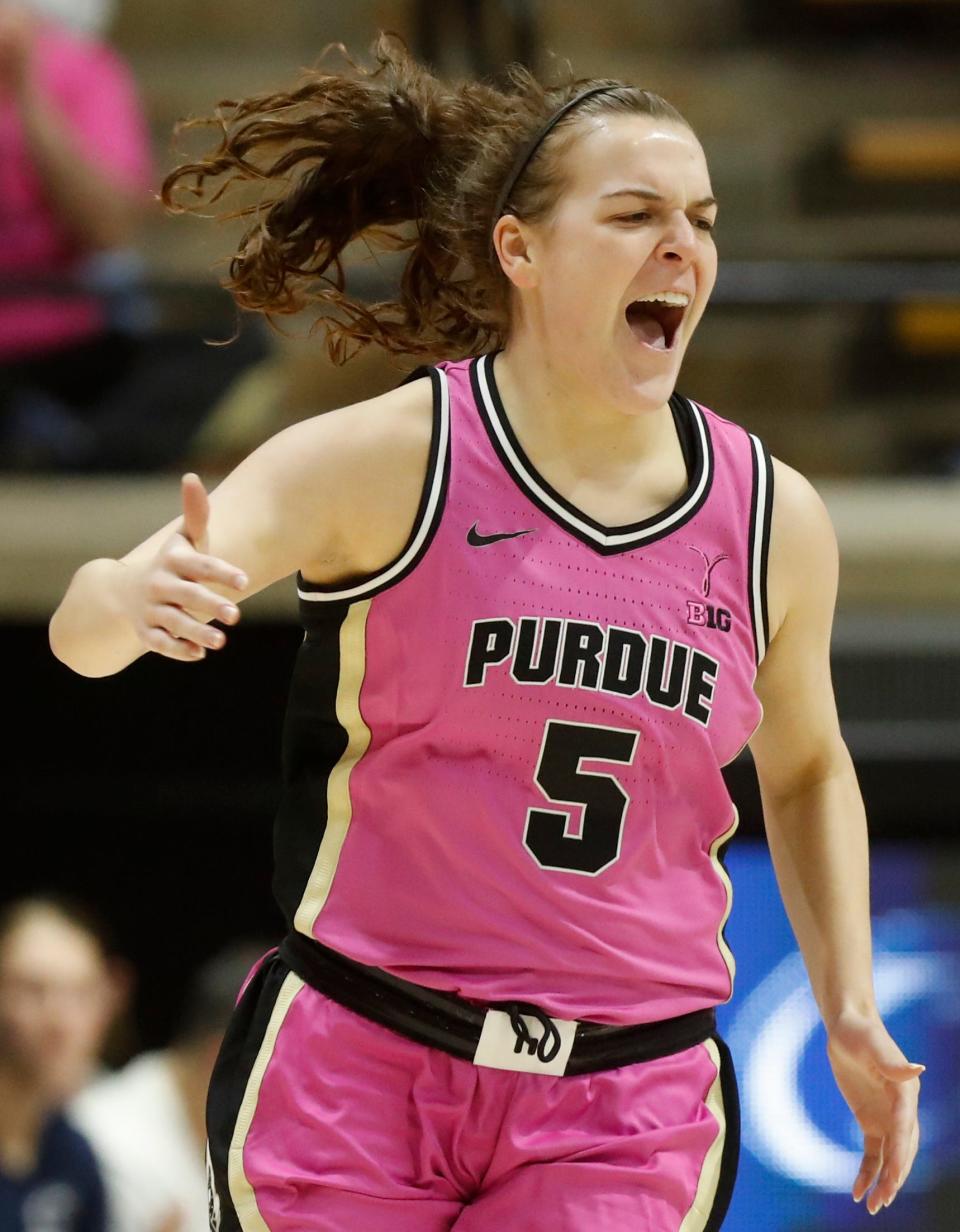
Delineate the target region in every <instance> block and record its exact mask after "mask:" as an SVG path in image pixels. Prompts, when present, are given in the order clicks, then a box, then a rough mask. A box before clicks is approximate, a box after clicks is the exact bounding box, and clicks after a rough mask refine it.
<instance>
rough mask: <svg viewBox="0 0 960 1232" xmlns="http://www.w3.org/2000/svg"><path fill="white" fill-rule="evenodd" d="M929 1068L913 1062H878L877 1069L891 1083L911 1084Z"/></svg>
mask: <svg viewBox="0 0 960 1232" xmlns="http://www.w3.org/2000/svg"><path fill="white" fill-rule="evenodd" d="M926 1068H927V1067H926V1066H925V1065H917V1064H915V1063H914V1062H913V1061H878V1062H877V1069H878V1070H879V1071H880V1073H881V1074H882V1075H883V1076H884V1078H886V1079H887V1080H888V1081H890V1082H909V1081H910V1080H911V1079H912V1078H919V1077H920V1075H921V1074H922V1073H923V1071H924V1070H925V1069H926Z"/></svg>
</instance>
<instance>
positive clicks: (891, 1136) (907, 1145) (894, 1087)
mask: <svg viewBox="0 0 960 1232" xmlns="http://www.w3.org/2000/svg"><path fill="white" fill-rule="evenodd" d="M827 1055H828V1056H829V1058H830V1064H831V1066H832V1067H833V1074H834V1077H835V1078H836V1080H837V1086H838V1087H839V1088H840V1093H841V1094H842V1095H843V1098H844V1099H845V1100H846V1101H847V1103H848V1105H849V1106H850V1111H851V1112H852V1113H853V1115H854V1116H855V1117H856V1118H857V1124H858V1125H859V1126H860V1128H861V1130H862V1131H863V1148H864V1149H863V1162H862V1164H861V1165H860V1171H859V1173H858V1174H857V1179H856V1180H855V1181H854V1184H853V1197H854V1200H855V1201H857V1202H859V1201H860V1200H861V1199H862V1198H863V1196H864V1195H865V1194H866V1193H867V1192H868V1191H871V1192H870V1196H869V1198H868V1199H867V1210H868V1211H869V1212H870V1214H871V1215H875V1214H876V1213H877V1211H879V1210H880V1209H881V1208H883V1207H884V1206H889V1205H890V1203H891V1202H892V1201H893V1199H894V1198H895V1197H896V1195H897V1193H898V1192H899V1190H900V1188H901V1186H902V1185H903V1183H904V1181H905V1180H906V1179H907V1177H908V1176H909V1174H910V1169H911V1168H912V1167H913V1161H914V1159H915V1158H916V1154H917V1147H918V1146H919V1142H920V1128H919V1124H918V1121H917V1101H918V1098H919V1095H920V1074H921V1073H922V1072H923V1069H924V1067H923V1066H922V1065H914V1064H911V1063H910V1062H909V1061H907V1059H906V1057H905V1056H904V1055H903V1053H902V1052H901V1051H900V1049H899V1048H898V1047H897V1045H896V1044H895V1043H894V1042H893V1040H892V1039H891V1038H890V1036H889V1035H888V1034H887V1030H886V1028H885V1027H884V1025H883V1023H882V1022H881V1021H880V1019H879V1018H877V1017H860V1016H854V1015H846V1016H844V1017H843V1018H841V1019H840V1020H839V1021H838V1022H837V1023H836V1024H835V1025H834V1026H833V1027H832V1029H831V1030H830V1032H829V1037H828V1041H827Z"/></svg>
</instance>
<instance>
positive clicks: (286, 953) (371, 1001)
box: [280, 932, 716, 1074]
mask: <svg viewBox="0 0 960 1232" xmlns="http://www.w3.org/2000/svg"><path fill="white" fill-rule="evenodd" d="M280 957H281V958H282V959H283V961H284V962H285V963H286V964H287V966H288V967H289V968H290V970H291V971H293V972H294V973H295V974H296V975H298V976H299V977H300V979H302V980H303V981H304V983H306V984H309V985H310V986H311V987H312V988H316V989H317V991H318V992H322V993H324V994H325V995H326V996H328V997H330V999H331V1000H333V1001H336V1002H337V1003H338V1004H340V1005H343V1006H345V1007H346V1008H347V1009H349V1010H353V1011H354V1013H357V1014H362V1015H363V1017H364V1018H369V1019H370V1020H371V1021H372V1022H377V1023H380V1025H381V1026H384V1027H389V1028H390V1029H391V1030H393V1031H397V1032H398V1033H399V1034H400V1035H405V1036H407V1038H408V1039H412V1040H416V1041H417V1042H418V1043H421V1044H427V1045H429V1046H430V1047H433V1048H440V1049H442V1050H443V1051H444V1052H449V1053H451V1054H452V1055H453V1056H455V1057H462V1058H463V1059H464V1060H467V1061H472V1060H473V1058H474V1054H475V1053H476V1050H477V1044H478V1042H479V1039H480V1031H481V1029H482V1027H483V1022H484V1018H485V1015H486V1012H487V1010H488V1009H497V1010H504V1011H505V1012H506V1013H508V1014H509V1015H510V1019H511V1023H512V1024H513V1027H514V1030H515V1032H516V1033H517V1038H518V1051H519V1047H520V1046H521V1044H530V1045H533V1046H537V1041H535V1040H532V1039H531V1037H530V1036H529V1034H528V1033H527V1032H526V1028H525V1027H524V1025H523V1022H522V1019H521V1018H520V1015H521V1014H524V1015H528V1016H532V1017H534V1018H536V1019H538V1020H539V1021H540V1022H541V1024H542V1025H543V1027H544V1034H543V1037H542V1038H541V1040H540V1041H539V1045H538V1051H539V1053H540V1057H541V1060H543V1061H548V1060H550V1059H551V1056H550V1050H551V1047H552V1040H551V1034H555V1028H553V1026H552V1024H550V1018H549V1017H548V1016H547V1015H546V1013H545V1012H544V1011H543V1010H541V1009H539V1008H538V1007H536V1006H533V1005H529V1004H528V1003H526V1002H521V1001H509V1002H495V1003H491V1004H489V1005H483V1006H478V1005H474V1004H473V1003H471V1002H470V1001H465V1000H464V999H463V998H462V997H458V996H456V995H455V994H454V993H449V992H439V991H437V990H436V989H434V988H424V987H423V986H422V985H420V984H412V983H410V981H408V980H403V979H400V978H399V977H398V976H395V975H390V974H389V973H388V972H386V971H381V970H380V968H379V967H368V966H365V965H364V964H363V963H358V962H354V960H353V959H352V958H347V957H346V955H344V954H338V953H337V952H336V951H335V950H331V949H329V948H328V947H327V946H325V945H323V944H321V943H320V942H319V941H314V940H312V939H311V938H309V937H306V936H304V935H303V934H302V933H296V932H292V933H288V934H287V936H286V937H284V939H283V941H282V942H281V943H280ZM548 1024H550V1025H548ZM715 1032H716V1015H715V1014H714V1011H713V1010H712V1009H704V1010H696V1011H695V1012H694V1013H692V1014H681V1015H680V1016H679V1017H677V1018H666V1019H663V1020H661V1021H660V1022H648V1023H641V1024H639V1025H637V1026H632V1027H617V1026H611V1025H609V1024H607V1023H599V1022H579V1023H578V1024H577V1031H576V1036H575V1039H574V1044H573V1050H572V1052H571V1054H570V1059H569V1060H568V1062H567V1066H566V1070H565V1073H567V1074H589V1073H594V1072H595V1071H597V1070H602V1069H616V1068H617V1067H619V1066H621V1065H632V1064H633V1063H634V1062H636V1061H652V1060H654V1059H656V1058H657V1057H665V1056H669V1055H670V1054H671V1053H674V1052H682V1051H683V1050H684V1049H685V1048H691V1047H693V1045H694V1044H702V1043H703V1041H704V1040H706V1039H709V1038H710V1036H711V1035H713V1034H715Z"/></svg>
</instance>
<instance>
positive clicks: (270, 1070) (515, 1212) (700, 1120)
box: [207, 953, 739, 1232]
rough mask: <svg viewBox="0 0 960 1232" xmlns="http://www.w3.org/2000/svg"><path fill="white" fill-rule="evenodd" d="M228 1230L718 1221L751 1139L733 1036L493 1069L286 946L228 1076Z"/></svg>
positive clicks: (251, 989)
mask: <svg viewBox="0 0 960 1232" xmlns="http://www.w3.org/2000/svg"><path fill="white" fill-rule="evenodd" d="M207 1129H208V1136H209V1159H208V1174H209V1178H210V1222H211V1228H212V1229H214V1232H345V1230H346V1229H350V1230H351V1232H352V1230H354V1229H356V1230H357V1232H441V1230H443V1232H446V1230H447V1229H456V1230H457V1232H494V1230H496V1232H500V1230H508V1232H509V1230H512V1229H517V1230H518V1232H519V1230H520V1229H523V1232H628V1230H629V1232H716V1229H718V1228H719V1227H720V1224H721V1222H722V1220H723V1216H724V1214H725V1212H726V1209H727V1205H728V1203H729V1199H730V1194H731V1191H732V1188H733V1178H734V1174H735V1172H736V1165H737V1154H738V1146H739V1120H738V1115H737V1096H736V1082H735V1079H734V1076H733V1069H732V1066H731V1064H730V1058H729V1053H728V1052H727V1049H726V1046H725V1045H724V1043H723V1041H722V1040H720V1039H719V1038H718V1037H716V1036H713V1037H711V1038H710V1039H708V1040H706V1041H705V1042H704V1043H702V1044H697V1045H695V1046H694V1047H692V1048H687V1049H685V1050H684V1051H682V1052H677V1053H673V1054H672V1055H670V1056H666V1057H660V1058H658V1059H656V1060H651V1061H641V1062H637V1063H636V1064H632V1065H625V1066H622V1067H620V1068H618V1069H610V1070H603V1071H600V1072H599V1073H589V1074H579V1075H573V1076H571V1075H565V1076H549V1075H544V1074H528V1073H517V1072H514V1071H509V1070H501V1069H494V1068H488V1067H486V1066H478V1065H475V1064H473V1063H472V1062H470V1061H467V1060H462V1059H460V1058H459V1057H455V1056H451V1055H449V1054H448V1053H446V1052H444V1051H441V1050H440V1049H438V1048H432V1047H428V1046H426V1045H424V1044H421V1043H417V1042H415V1041H413V1040H410V1039H407V1038H406V1037H405V1036H402V1035H399V1034H397V1033H396V1032H395V1031H393V1030H391V1029H390V1028H388V1027H384V1026H380V1025H379V1024H377V1023H374V1022H370V1021H369V1020H368V1019H366V1018H364V1017H362V1016H361V1015H359V1014H356V1013H353V1012H352V1011H351V1010H348V1009H345V1008H344V1007H343V1006H341V1005H339V1004H337V1003H336V1002H334V1001H332V1000H330V999H329V998H328V997H326V996H325V995H324V994H322V993H320V992H318V991H316V990H315V989H314V988H312V987H311V986H309V985H307V984H304V983H303V981H302V980H301V979H300V978H299V977H298V976H297V975H295V974H293V972H291V971H290V969H289V968H288V967H287V966H286V964H285V963H284V962H283V961H282V960H281V959H280V958H279V956H278V955H276V954H275V953H274V954H271V955H269V956H268V957H267V958H266V959H265V960H264V961H263V962H262V963H261V964H260V965H259V967H258V968H257V969H256V971H255V973H254V974H253V977H252V978H251V979H249V980H248V982H247V984H246V986H245V988H244V991H243V994H242V996H241V999H240V1002H239V1004H238V1006H237V1010H236V1013H235V1014H234V1017H233V1020H232V1022H231V1024H230V1027H229V1029H228V1031H227V1035H226V1038H225V1040H224V1044H223V1047H222V1049H221V1052H220V1056H219V1059H218V1061H217V1065H216V1069H215V1071H214V1075H213V1079H212V1082H211V1087H210V1097H209V1100H208V1106H207Z"/></svg>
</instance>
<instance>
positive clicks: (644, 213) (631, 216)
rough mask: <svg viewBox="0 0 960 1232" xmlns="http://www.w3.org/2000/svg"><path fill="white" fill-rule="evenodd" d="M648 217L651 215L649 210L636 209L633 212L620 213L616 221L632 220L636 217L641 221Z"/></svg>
mask: <svg viewBox="0 0 960 1232" xmlns="http://www.w3.org/2000/svg"><path fill="white" fill-rule="evenodd" d="M650 217H652V215H651V213H650V211H649V210H638V211H637V212H636V213H635V214H621V215H620V216H619V218H618V219H617V222H634V221H636V220H638V219H639V220H640V221H641V222H643V221H645V220H646V219H648V218H650Z"/></svg>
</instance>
